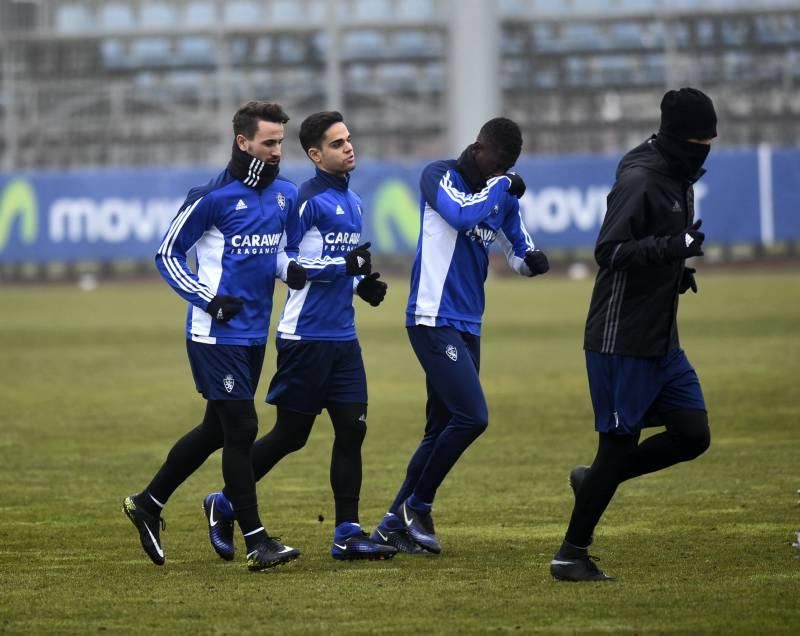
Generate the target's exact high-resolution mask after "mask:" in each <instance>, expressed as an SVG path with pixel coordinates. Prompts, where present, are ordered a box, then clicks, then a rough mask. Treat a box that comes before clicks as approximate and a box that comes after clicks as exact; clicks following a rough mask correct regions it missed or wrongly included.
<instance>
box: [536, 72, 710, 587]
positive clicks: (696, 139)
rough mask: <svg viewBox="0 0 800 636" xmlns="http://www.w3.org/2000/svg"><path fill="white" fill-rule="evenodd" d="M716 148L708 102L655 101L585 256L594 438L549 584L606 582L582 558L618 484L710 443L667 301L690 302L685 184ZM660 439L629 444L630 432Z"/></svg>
mask: <svg viewBox="0 0 800 636" xmlns="http://www.w3.org/2000/svg"><path fill="white" fill-rule="evenodd" d="M716 136H717V115H716V113H715V112H714V105H713V104H712V102H711V100H710V99H709V98H708V97H707V96H706V95H704V94H703V93H702V92H700V91H698V90H696V89H693V88H682V89H680V90H679V91H669V92H667V93H666V94H665V95H664V98H663V100H662V101H661V128H660V130H659V131H658V134H657V135H654V136H653V137H651V138H650V139H649V140H647V141H646V142H645V143H643V144H641V145H639V146H637V147H636V148H634V149H633V150H631V151H630V152H628V153H627V154H626V155H625V156H624V157H623V158H622V160H621V161H620V163H619V167H618V168H617V177H616V182H615V183H614V187H613V188H612V189H611V192H610V193H609V195H608V206H607V208H608V209H607V211H606V216H605V219H604V220H603V225H602V227H601V228H600V235H599V236H598V238H597V245H596V247H595V258H596V260H597V263H598V265H600V269H599V271H598V272H597V278H596V280H595V284H594V291H593V293H592V300H591V304H590V306H589V316H588V318H587V320H586V332H585V338H584V349H585V350H586V370H587V372H588V376H589V392H590V394H591V398H592V406H593V407H594V426H595V430H596V431H597V432H598V437H599V440H598V447H597V454H596V455H595V458H594V461H593V463H592V465H591V467H588V466H578V467H577V468H574V469H573V470H572V472H571V473H570V476H569V482H570V485H571V486H572V490H573V491H574V493H575V506H574V508H573V511H572V518H571V519H570V522H569V527H568V529H567V533H566V536H565V538H564V542H563V543H562V544H561V548H560V549H559V550H558V552H557V553H556V555H555V557H554V558H553V560H552V561H551V563H550V572H551V574H552V575H553V576H554V577H555V578H556V579H561V580H565V581H607V580H610V579H611V577H609V576H608V575H606V574H605V573H604V572H602V571H601V570H600V569H599V568H598V567H597V566H596V565H595V563H594V560H593V558H592V557H591V556H590V555H589V545H590V544H591V542H592V535H593V533H594V529H595V526H596V525H597V523H598V522H599V521H600V517H601V516H602V515H603V512H604V511H605V509H606V507H607V506H608V504H609V502H610V501H611V498H612V497H613V496H614V492H615V491H616V489H617V486H619V484H620V483H622V482H623V481H625V480H627V479H632V478H633V477H638V476H639V475H645V474H647V473H652V472H655V471H657V470H662V469H664V468H667V467H668V466H672V465H674V464H677V463H678V462H685V461H689V460H690V459H694V458H695V457H697V456H699V455H701V454H702V453H703V452H705V450H706V449H707V448H708V446H709V443H710V439H711V433H710V431H709V428H708V416H707V414H706V405H705V401H704V400H703V392H702V391H701V389H700V382H699V381H698V379H697V374H696V373H695V370H694V369H693V368H692V365H691V364H689V361H688V360H687V358H686V355H685V354H684V352H683V350H682V349H681V348H680V344H679V342H678V328H677V313H678V297H679V295H680V294H683V293H684V292H686V290H688V289H691V290H692V291H693V292H695V293H696V292H697V285H696V283H695V279H694V273H695V270H694V269H693V268H689V267H685V261H686V259H687V258H691V257H693V256H701V255H702V254H703V250H702V246H703V239H704V238H705V237H704V234H703V233H702V232H700V231H699V227H700V221H697V222H695V221H694V193H693V189H692V184H693V183H694V182H695V181H697V180H698V179H699V178H700V177H701V176H702V175H703V174H704V172H705V170H703V168H702V166H703V162H704V161H705V159H706V157H707V156H708V152H709V150H710V149H711V140H712V138H714V137H716ZM647 426H664V427H666V430H664V431H662V432H660V433H658V434H656V435H653V436H652V437H649V438H647V439H646V440H645V441H644V442H642V443H641V444H640V443H639V436H640V433H641V429H642V428H644V427H647Z"/></svg>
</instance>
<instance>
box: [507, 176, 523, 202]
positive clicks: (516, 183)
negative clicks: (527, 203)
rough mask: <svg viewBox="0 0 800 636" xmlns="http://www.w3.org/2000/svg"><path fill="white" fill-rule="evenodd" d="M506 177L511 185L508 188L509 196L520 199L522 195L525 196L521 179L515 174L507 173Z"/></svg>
mask: <svg viewBox="0 0 800 636" xmlns="http://www.w3.org/2000/svg"><path fill="white" fill-rule="evenodd" d="M506 176H507V177H508V178H509V179H511V184H510V185H509V186H508V193H509V194H510V195H511V196H514V197H517V198H518V199H521V198H522V195H523V194H525V182H524V181H523V180H522V177H520V176H519V175H518V174H516V173H515V172H509V173H508V174H507V175H506Z"/></svg>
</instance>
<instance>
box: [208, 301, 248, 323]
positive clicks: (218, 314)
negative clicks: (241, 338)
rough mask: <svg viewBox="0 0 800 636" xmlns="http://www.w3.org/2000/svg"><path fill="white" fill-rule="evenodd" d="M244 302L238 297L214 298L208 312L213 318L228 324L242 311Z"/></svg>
mask: <svg viewBox="0 0 800 636" xmlns="http://www.w3.org/2000/svg"><path fill="white" fill-rule="evenodd" d="M243 306H244V301H243V300H242V299H241V298H238V297H237V296H214V298H212V299H211V302H210V303H208V307H207V308H206V311H207V312H208V313H209V314H211V317H212V318H214V319H215V320H219V321H220V322H228V321H229V320H230V319H231V318H233V317H234V316H235V315H236V314H238V313H239V312H240V311H242V307H243Z"/></svg>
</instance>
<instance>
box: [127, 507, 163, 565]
mask: <svg viewBox="0 0 800 636" xmlns="http://www.w3.org/2000/svg"><path fill="white" fill-rule="evenodd" d="M122 512H124V513H125V516H126V517H128V519H130V521H131V523H132V524H133V527H134V528H136V532H138V533H139V544H140V545H141V546H142V550H144V553H145V554H146V555H147V556H148V557H149V558H150V560H151V561H152V562H153V563H155V564H156V565H164V563H165V562H166V559H164V558H160V557H158V555H156V556H155V557H154V556H153V555H152V554H150V552H149V551H148V550H147V547H146V546H145V545H144V541H143V540H142V531H141V530H139V526H138V525H137V523H136V516H135V515H134V513H133V511H131V510H128V506H126V505H125V500H123V501H122Z"/></svg>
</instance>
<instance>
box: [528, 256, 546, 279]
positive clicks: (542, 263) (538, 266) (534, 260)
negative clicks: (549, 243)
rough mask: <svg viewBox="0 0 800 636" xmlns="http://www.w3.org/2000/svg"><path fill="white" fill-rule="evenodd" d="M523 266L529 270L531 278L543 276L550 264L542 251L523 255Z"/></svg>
mask: <svg viewBox="0 0 800 636" xmlns="http://www.w3.org/2000/svg"><path fill="white" fill-rule="evenodd" d="M525 264H526V265H527V266H528V269H529V270H531V276H538V275H539V274H545V273H547V272H548V271H549V270H550V263H548V262H547V256H545V253H544V252H543V251H542V250H531V251H530V252H528V253H527V254H525Z"/></svg>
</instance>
